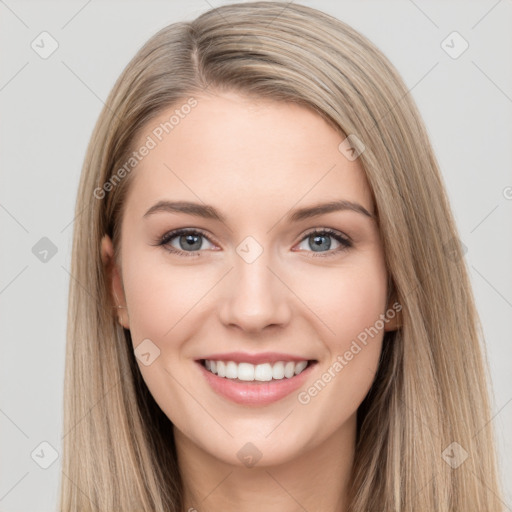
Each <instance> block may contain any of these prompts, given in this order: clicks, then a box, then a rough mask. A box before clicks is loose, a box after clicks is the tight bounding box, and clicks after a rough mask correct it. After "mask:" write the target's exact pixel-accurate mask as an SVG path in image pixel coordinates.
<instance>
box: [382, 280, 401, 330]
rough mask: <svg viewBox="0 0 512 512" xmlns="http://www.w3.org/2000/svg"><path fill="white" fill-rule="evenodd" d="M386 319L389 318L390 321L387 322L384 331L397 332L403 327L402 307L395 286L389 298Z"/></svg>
mask: <svg viewBox="0 0 512 512" xmlns="http://www.w3.org/2000/svg"><path fill="white" fill-rule="evenodd" d="M386 317H387V318H388V321H387V322H385V327H384V331H396V330H398V329H399V328H400V327H402V324H403V317H402V305H401V304H400V302H399V301H398V295H397V293H396V290H395V287H394V286H392V290H391V293H390V295H389V298H388V304H387V307H386Z"/></svg>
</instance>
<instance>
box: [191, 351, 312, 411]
mask: <svg viewBox="0 0 512 512" xmlns="http://www.w3.org/2000/svg"><path fill="white" fill-rule="evenodd" d="M225 355H226V354H224V355H223V357H224V356H225ZM221 360H226V359H221ZM227 360H229V361H233V359H229V358H228V359H227ZM282 360H283V359H278V361H282ZM284 360H285V361H286V359H284ZM245 361H246V362H249V361H247V359H245ZM300 361H304V359H300ZM196 363H197V365H198V366H199V369H200V371H201V372H202V374H203V375H204V377H205V378H206V381H207V382H208V384H209V385H210V387H211V388H212V389H213V391H215V392H216V393H218V394H219V395H221V396H223V397H225V398H228V399H229V400H231V401H233V402H235V403H238V404H243V405H253V406H256V405H267V404H269V403H272V402H276V401H278V400H281V399H282V398H284V397H285V396H287V395H289V394H290V393H293V392H294V391H296V390H297V389H298V388H300V387H301V386H302V385H304V382H305V381H306V379H307V378H308V377H309V375H310V373H311V371H312V369H313V368H314V367H315V366H316V364H311V365H309V366H308V367H307V368H306V369H305V370H303V371H302V372H301V373H299V375H294V376H293V377H291V378H289V379H287V378H286V377H285V378H284V379H282V380H271V381H266V382H259V381H253V382H239V381H235V380H233V379H227V378H225V377H219V376H218V375H215V374H214V373H212V372H210V371H208V370H207V369H206V368H205V367H204V366H203V365H202V364H201V362H199V361H196Z"/></svg>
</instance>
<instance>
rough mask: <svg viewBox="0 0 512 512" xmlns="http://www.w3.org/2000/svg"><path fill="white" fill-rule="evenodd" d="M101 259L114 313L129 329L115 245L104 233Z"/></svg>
mask: <svg viewBox="0 0 512 512" xmlns="http://www.w3.org/2000/svg"><path fill="white" fill-rule="evenodd" d="M101 261H102V262H103V267H104V269H105V274H106V276H107V283H108V286H109V290H110V294H111V300H112V304H113V309H114V310H115V313H114V314H116V315H117V321H118V322H119V324H120V325H121V326H122V327H124V328H125V329H129V328H130V323H129V317H128V309H127V307H126V298H125V294H124V289H123V283H122V279H121V273H120V270H119V268H118V266H117V264H116V262H115V258H114V245H113V243H112V240H111V239H110V237H109V236H108V235H104V236H103V238H102V239H101Z"/></svg>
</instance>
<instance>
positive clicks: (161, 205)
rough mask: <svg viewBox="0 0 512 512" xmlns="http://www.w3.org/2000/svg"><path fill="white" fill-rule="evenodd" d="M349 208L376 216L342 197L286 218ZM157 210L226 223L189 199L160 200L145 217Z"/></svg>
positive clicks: (297, 218) (216, 213) (292, 219)
mask: <svg viewBox="0 0 512 512" xmlns="http://www.w3.org/2000/svg"><path fill="white" fill-rule="evenodd" d="M347 210H348V211H353V212H356V213H360V214H361V215H364V216H366V217H369V218H370V219H374V218H375V216H374V215H373V214H372V213H370V212H369V211H368V210H367V209H366V208H365V207H364V206H362V205H361V204H359V203H354V202H352V201H347V200H345V199H340V200H338V201H330V202H328V203H319V204H315V205H313V206H307V207H304V208H298V209H296V210H293V211H292V212H290V213H288V214H287V215H286V220H287V221H288V222H299V221H301V220H304V219H309V218H311V217H317V216H319V215H324V214H326V213H331V212H335V211H347ZM157 212H168V213H186V214H188V215H195V216H196V217H203V218H205V219H213V220H218V221H220V222H222V223H226V218H225V216H224V215H222V214H221V213H220V212H219V211H218V210H216V209H215V208H214V207H213V206H210V205H206V204H199V203H192V202H189V201H166V200H162V201H158V202H157V203H156V204H154V205H153V206H152V207H151V208H150V209H149V210H148V211H147V212H146V213H145V214H144V218H147V217H149V216H150V215H153V214H155V213H157Z"/></svg>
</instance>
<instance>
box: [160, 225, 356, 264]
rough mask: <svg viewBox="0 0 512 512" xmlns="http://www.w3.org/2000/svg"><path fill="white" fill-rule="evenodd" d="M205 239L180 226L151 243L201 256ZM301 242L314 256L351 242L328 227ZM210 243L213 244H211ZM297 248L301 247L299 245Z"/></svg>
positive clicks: (346, 246)
mask: <svg viewBox="0 0 512 512" xmlns="http://www.w3.org/2000/svg"><path fill="white" fill-rule="evenodd" d="M330 239H334V240H335V243H336V244H338V247H335V248H334V249H333V248H332V242H331V240H330ZM205 240H206V241H208V243H210V244H211V242H210V241H209V239H208V237H207V236H206V234H205V233H203V232H202V231H201V230H198V229H192V228H182V229H176V230H174V231H169V232H168V233H166V234H165V235H163V236H162V237H161V238H158V239H157V240H156V241H155V243H154V244H153V245H158V246H163V247H164V248H165V250H167V251H169V252H171V253H173V254H178V255H180V256H201V254H200V251H202V250H205V249H208V247H203V241H205ZM303 243H306V244H308V245H309V247H310V248H313V250H312V251H308V249H306V252H312V253H313V254H312V256H314V257H317V256H320V257H325V256H334V255H336V254H337V253H339V252H341V251H345V250H347V249H349V248H350V247H352V242H351V241H350V239H349V238H347V237H345V236H344V235H342V234H341V233H338V232H337V231H334V230H332V229H329V228H324V229H321V230H319V229H315V230H314V231H310V232H309V233H307V234H306V236H305V237H304V238H303V239H302V241H301V244H303ZM176 244H177V247H176ZM211 245H212V246H213V244H211ZM213 247H214V246H213ZM299 249H301V248H300V247H299ZM302 250H304V248H302Z"/></svg>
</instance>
